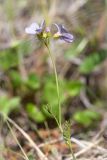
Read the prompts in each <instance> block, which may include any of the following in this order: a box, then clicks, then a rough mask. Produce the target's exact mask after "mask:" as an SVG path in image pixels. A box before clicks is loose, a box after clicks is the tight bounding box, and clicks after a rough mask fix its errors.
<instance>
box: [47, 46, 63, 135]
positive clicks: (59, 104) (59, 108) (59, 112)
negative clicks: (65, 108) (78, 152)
mask: <svg viewBox="0 0 107 160" xmlns="http://www.w3.org/2000/svg"><path fill="white" fill-rule="evenodd" d="M45 46H46V47H47V49H48V53H49V56H50V58H51V61H52V65H53V69H54V74H55V81H56V89H57V96H58V114H59V129H60V131H61V133H63V129H62V125H61V103H60V93H59V82H58V75H57V71H56V65H55V60H54V57H53V56H52V53H51V50H50V47H49V45H48V44H46V43H45Z"/></svg>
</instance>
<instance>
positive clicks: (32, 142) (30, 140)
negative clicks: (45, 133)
mask: <svg viewBox="0 0 107 160" xmlns="http://www.w3.org/2000/svg"><path fill="white" fill-rule="evenodd" d="M6 118H7V120H8V121H9V122H10V123H11V124H12V125H13V126H14V127H15V128H16V129H17V130H19V131H20V132H21V133H22V135H23V136H24V137H25V138H26V139H27V140H28V141H29V143H30V145H31V146H32V147H33V148H34V149H35V150H36V152H37V155H38V157H39V159H40V160H48V158H47V157H46V156H45V155H44V153H43V152H42V151H41V150H40V149H39V148H38V146H37V145H36V144H35V143H34V141H33V140H32V139H31V137H30V136H29V135H28V134H27V133H26V132H25V131H24V130H23V129H22V128H20V127H19V126H18V125H17V124H16V123H15V122H14V121H13V120H12V119H10V118H9V117H6Z"/></svg>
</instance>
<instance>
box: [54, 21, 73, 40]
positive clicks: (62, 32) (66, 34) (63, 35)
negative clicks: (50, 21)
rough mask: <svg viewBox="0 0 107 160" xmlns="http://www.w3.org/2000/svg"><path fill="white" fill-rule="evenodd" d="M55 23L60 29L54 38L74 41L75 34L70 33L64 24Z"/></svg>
mask: <svg viewBox="0 0 107 160" xmlns="http://www.w3.org/2000/svg"><path fill="white" fill-rule="evenodd" d="M54 25H55V26H56V27H57V29H58V31H57V33H55V34H54V38H60V39H61V40H64V41H66V42H68V43H71V42H73V40H74V36H73V35H72V34H70V33H69V32H68V31H67V30H66V29H65V27H64V26H63V25H61V24H59V25H58V24H56V23H55V24H54Z"/></svg>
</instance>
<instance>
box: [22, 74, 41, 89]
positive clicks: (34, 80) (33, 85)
mask: <svg viewBox="0 0 107 160" xmlns="http://www.w3.org/2000/svg"><path fill="white" fill-rule="evenodd" d="M25 84H26V85H27V86H28V87H29V88H30V89H33V90H36V89H38V88H39V87H40V79H39V77H37V76H36V75H35V74H30V75H29V76H28V79H27V80H26V81H25Z"/></svg>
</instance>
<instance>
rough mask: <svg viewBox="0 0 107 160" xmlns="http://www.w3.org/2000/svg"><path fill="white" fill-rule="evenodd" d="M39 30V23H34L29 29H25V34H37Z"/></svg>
mask: <svg viewBox="0 0 107 160" xmlns="http://www.w3.org/2000/svg"><path fill="white" fill-rule="evenodd" d="M37 29H39V25H38V24H37V23H32V24H31V25H30V26H29V27H27V28H25V32H26V33H28V34H36V30H37Z"/></svg>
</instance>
